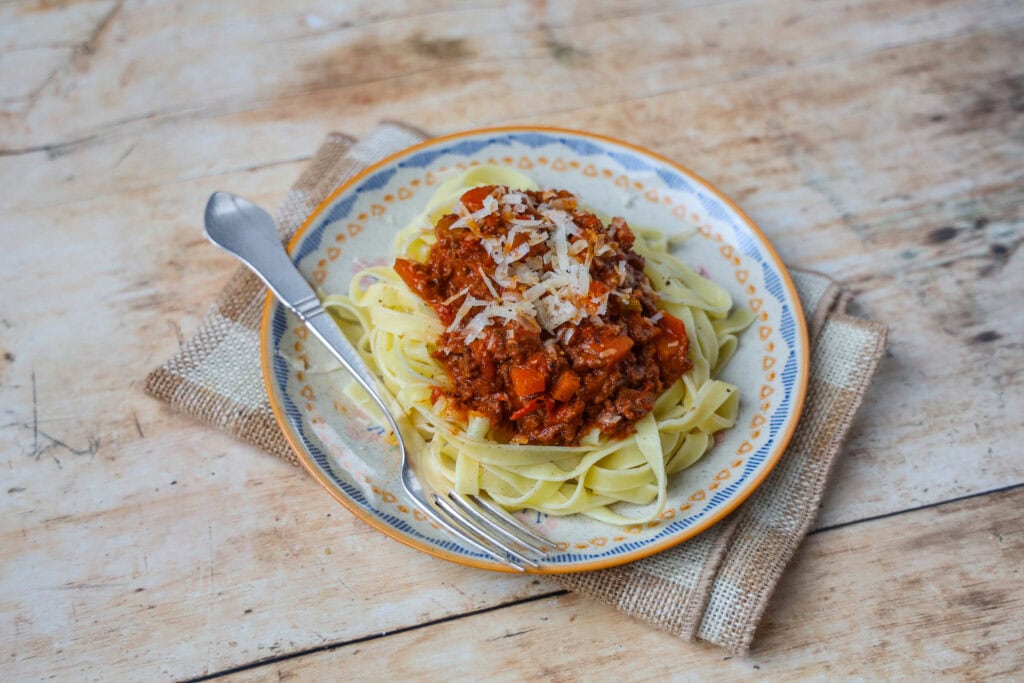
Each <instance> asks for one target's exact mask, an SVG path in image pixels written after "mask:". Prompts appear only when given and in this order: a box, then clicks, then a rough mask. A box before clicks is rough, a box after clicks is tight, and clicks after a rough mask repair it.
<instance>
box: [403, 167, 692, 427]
mask: <svg viewBox="0 0 1024 683" xmlns="http://www.w3.org/2000/svg"><path fill="white" fill-rule="evenodd" d="M455 208H456V213H451V214H448V215H446V216H444V217H442V218H441V219H440V220H439V221H438V222H437V224H436V226H435V227H434V233H435V235H436V237H437V243H436V244H435V245H434V246H433V247H432V248H431V250H430V254H429V256H428V258H427V261H426V263H418V262H415V261H411V260H407V259H401V258H400V259H397V260H396V261H395V266H394V267H395V271H396V272H397V273H398V275H399V276H400V277H401V278H402V280H403V281H405V283H406V284H407V285H408V286H409V288H410V289H411V290H412V291H413V292H414V293H416V294H417V295H419V296H420V297H421V298H422V299H423V300H424V301H425V302H426V303H427V304H428V305H429V306H430V307H431V308H433V309H434V311H436V312H437V315H438V316H439V318H440V319H441V322H442V323H443V324H444V325H445V326H446V328H447V329H446V331H445V333H444V334H442V335H441V337H440V339H438V341H437V346H436V349H435V350H434V352H433V355H434V357H435V358H436V359H437V360H438V361H439V362H440V363H441V365H442V366H443V367H444V369H445V371H446V372H447V374H448V377H449V380H450V382H449V386H448V387H447V388H446V389H444V390H443V394H444V395H445V396H446V397H447V399H448V405H449V408H450V409H453V410H456V411H460V412H461V413H463V414H466V415H468V414H472V413H476V414H481V415H484V416H486V417H487V418H488V419H489V420H490V422H491V425H492V431H493V434H494V435H495V436H496V438H498V439H500V440H502V441H505V442H510V443H519V444H546V445H562V446H571V445H576V444H578V443H579V440H580V438H581V437H582V436H583V435H584V434H585V433H587V431H589V430H590V429H592V428H594V427H597V428H598V429H599V430H600V431H601V432H603V433H604V434H606V435H608V436H610V437H612V438H620V437H623V436H626V435H628V434H630V433H632V432H633V431H634V430H635V426H634V425H635V423H636V422H637V420H639V419H641V418H643V417H644V416H645V415H647V414H648V413H649V412H650V411H651V410H652V409H653V407H654V401H655V399H656V398H657V397H658V396H659V395H660V394H661V393H662V392H663V391H664V390H665V389H666V388H668V387H669V386H670V385H672V384H673V383H674V382H675V381H676V380H678V379H679V378H680V377H681V376H682V375H683V374H684V373H685V372H686V371H687V370H689V369H690V366H691V364H690V362H689V361H688V360H687V358H686V354H687V350H688V348H689V340H688V339H687V335H686V328H685V326H684V325H683V323H682V322H681V321H680V320H678V319H677V318H675V317H673V316H672V315H670V314H669V313H668V312H666V311H663V310H660V309H659V308H658V307H657V301H658V298H657V294H656V293H655V292H654V290H653V289H652V287H651V283H650V281H649V279H648V278H647V276H646V275H645V274H644V272H643V270H644V259H643V258H642V257H641V256H640V255H639V254H637V253H636V252H635V251H634V250H633V243H634V241H635V239H636V238H635V235H634V234H633V232H632V230H630V228H629V225H628V224H627V223H626V221H625V220H623V219H622V218H613V219H612V220H611V221H610V222H609V223H608V225H604V224H603V223H602V222H601V220H600V219H599V218H598V217H597V216H595V215H594V214H592V213H590V212H587V211H583V210H581V209H580V208H579V207H578V201H577V199H576V197H575V196H574V195H572V194H571V193H569V192H567V191H565V190H545V191H527V190H511V189H509V188H507V187H503V186H484V187H477V188H474V189H471V190H469V191H468V192H466V193H465V194H463V195H462V198H461V201H460V203H459V205H457V206H456V207H455Z"/></svg>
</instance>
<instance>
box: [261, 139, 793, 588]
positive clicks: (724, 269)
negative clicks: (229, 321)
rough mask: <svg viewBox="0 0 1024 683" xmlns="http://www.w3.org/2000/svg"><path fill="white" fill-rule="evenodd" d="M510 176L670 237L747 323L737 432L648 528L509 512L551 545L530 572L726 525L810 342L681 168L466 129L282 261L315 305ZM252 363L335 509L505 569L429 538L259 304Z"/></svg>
mask: <svg viewBox="0 0 1024 683" xmlns="http://www.w3.org/2000/svg"><path fill="white" fill-rule="evenodd" d="M481 164H494V165H499V166H508V167H512V168H515V169H516V170H518V171H521V172H523V173H526V174H527V175H529V176H531V177H532V178H533V179H534V181H535V182H537V184H539V185H540V186H542V187H544V186H553V187H557V188H565V189H568V190H570V191H572V192H574V193H575V194H577V195H578V196H579V197H580V198H581V202H582V203H583V204H584V205H585V206H587V207H588V208H591V209H594V210H598V211H600V212H603V213H605V214H607V215H612V216H623V217H625V218H626V220H627V221H628V222H629V223H631V224H635V225H642V226H649V227H656V228H658V229H660V230H662V231H664V232H666V233H669V234H672V233H680V232H685V233H692V234H693V236H692V237H691V238H690V239H688V240H686V241H684V242H683V243H682V244H681V245H680V246H678V247H674V253H676V254H677V256H679V257H680V258H681V259H682V260H684V261H685V262H686V263H688V264H689V265H690V266H691V267H692V268H694V269H695V270H698V271H699V272H704V273H706V274H708V275H709V276H710V277H711V278H712V279H714V280H715V281H716V282H718V283H719V284H721V285H723V286H725V287H726V288H727V289H728V290H729V292H730V293H731V294H732V296H733V301H734V305H738V306H747V307H749V308H750V309H751V310H752V311H753V312H754V314H755V316H756V319H755V322H754V323H753V325H751V327H749V328H748V329H747V330H746V331H744V332H743V333H742V334H741V336H740V343H739V348H738V350H737V352H736V355H735V356H734V357H733V358H732V360H731V361H730V362H729V364H728V365H727V367H726V368H725V371H724V372H723V373H722V375H721V376H720V377H721V379H724V380H726V381H729V382H732V383H734V384H736V385H737V386H738V387H739V391H740V400H741V406H740V412H739V419H738V421H737V423H736V426H735V427H733V428H732V429H731V430H729V431H728V432H727V433H725V434H724V436H722V437H721V438H720V439H719V441H718V443H717V444H716V445H715V447H714V448H713V449H712V450H711V451H710V452H709V453H708V454H707V455H705V456H704V457H703V458H702V459H701V460H700V461H699V462H698V463H697V464H695V465H693V466H692V467H690V468H689V469H687V470H684V471H683V472H680V473H678V474H676V475H674V476H673V478H672V479H671V481H670V486H669V499H668V504H667V505H666V508H665V511H664V513H663V514H662V515H661V517H660V518H659V519H656V520H654V521H652V522H648V523H646V524H643V525H634V526H630V527H614V526H609V525H606V524H603V523H600V522H596V521H594V520H591V519H589V518H587V517H584V516H580V515H576V516H570V517H553V516H552V517H549V516H545V515H542V514H539V513H536V512H530V513H528V512H522V513H519V516H520V518H521V519H523V520H524V521H526V522H527V523H528V524H531V525H535V526H536V528H537V530H538V531H540V532H541V533H542V534H544V535H546V536H547V537H549V538H551V539H553V540H555V541H557V542H558V548H557V551H556V552H555V553H554V554H553V555H552V556H551V557H550V559H549V560H548V562H547V563H546V564H545V565H544V566H542V567H541V568H540V569H539V570H534V571H537V572H539V573H562V572H577V571H587V570H593V569H601V568H606V567H612V566H615V565H619V564H623V563H625V562H630V561H633V560H636V559H639V558H641V557H645V556H648V555H651V554H653V553H656V552H659V551H662V550H665V549H667V548H670V547H672V546H674V545H676V544H678V543H681V542H683V541H685V540H686V539H688V538H692V537H693V536H695V535H696V534H698V533H700V532H701V531H703V530H705V529H707V528H708V527H710V526H711V525H712V524H714V523H715V522H717V521H719V520H720V519H722V518H723V517H725V516H726V515H727V514H728V513H729V512H730V511H731V510H733V509H734V508H735V507H736V506H737V505H739V503H740V502H742V501H743V500H744V499H745V498H746V497H747V496H749V495H750V494H751V493H752V492H753V491H754V490H755V489H756V488H757V486H758V484H760V483H761V482H762V481H763V480H764V478H765V476H767V474H768V472H769V471H770V470H771V469H772V467H773V466H774V465H775V463H776V462H777V461H778V460H779V458H780V457H781V455H782V453H783V452H784V451H785V448H786V445H787V443H788V442H789V440H790V437H791V436H792V434H793V430H794V429H795V428H796V424H797V420H798V418H799V415H800V410H801V407H802V405H803V400H804V396H805V393H806V389H807V378H808V372H809V363H808V340H807V329H806V325H805V322H804V316H803V312H802V310H801V307H800V301H799V299H798V298H797V294H796V289H795V287H794V285H793V282H792V280H791V279H790V277H789V274H788V273H787V272H786V268H785V266H784V265H783V264H782V262H781V260H780V259H779V257H778V255H777V254H776V253H775V250H774V249H773V248H772V246H771V244H770V243H769V242H768V240H767V238H765V236H764V235H763V234H762V233H761V231H760V230H759V229H758V228H757V226H755V225H754V223H753V222H752V221H751V220H750V219H749V218H748V217H747V216H746V215H744V214H743V212H742V211H740V209H739V208H738V207H737V206H736V205H735V204H734V203H733V202H731V201H730V200H729V199H728V198H727V197H725V195H723V194H722V193H721V192H719V191H718V190H716V189H715V188H714V187H712V186H711V185H710V184H708V183H707V182H706V181H704V180H702V179H701V178H700V177H698V176H697V175H695V174H694V173H692V172H690V171H688V170H687V169H685V168H683V167H682V166H679V165H678V164H676V163H674V162H672V161H669V160H668V159H665V158H663V157H660V156H658V155H656V154H654V153H652V152H649V151H646V150H644V149H641V148H639V147H636V146H634V145H630V144H628V143H625V142H620V141H617V140H612V139H610V138H606V137H602V136H598V135H593V134H590V133H585V132H579V131H570V130H561V129H552V128H533V127H528V128H498V129H484V130H472V131H467V132H462V133H457V134H454V135H447V136H444V137H439V138H435V139H432V140H429V141H427V142H424V143H422V144H419V145H416V146H414V147H411V148H409V149H407V150H404V151H402V152H399V153H397V154H395V155H393V156H390V157H388V158H387V159H384V160H383V161H381V162H379V163H377V164H374V165H373V166H371V167H369V168H367V169H366V170H365V171H363V172H362V173H360V174H359V175H357V176H355V177H354V178H352V179H351V180H349V181H347V182H346V183H344V184H343V185H342V186H341V187H339V188H338V189H337V190H335V191H334V192H333V193H332V194H331V195H330V196H329V197H328V198H327V199H326V200H325V201H324V202H323V203H322V204H321V205H320V207H319V208H317V210H316V211H315V212H314V213H313V215H312V216H311V217H310V218H309V219H308V220H307V221H306V223H305V224H304V225H303V226H302V227H301V228H300V229H299V230H298V232H297V233H296V235H295V237H294V238H293V239H292V241H291V243H290V244H289V253H290V254H291V255H292V258H293V260H294V261H295V263H296V264H297V265H298V267H299V269H300V270H301V271H302V273H303V274H304V275H305V276H306V277H307V279H309V280H310V282H312V283H314V284H315V286H316V287H318V288H319V289H320V290H321V291H323V292H334V293H347V292H348V288H349V283H350V281H351V279H352V276H353V273H354V272H356V271H357V270H359V269H360V268H362V267H365V266H367V265H374V264H390V263H392V262H393V258H394V256H393V253H392V242H393V238H394V235H395V233H396V232H397V231H398V230H399V229H401V228H402V227H404V226H405V225H406V224H407V223H408V222H409V221H410V220H412V219H413V217H414V216H415V215H416V214H417V213H418V212H419V210H420V209H421V208H422V206H423V205H424V204H425V203H426V202H427V201H428V199H429V198H430V196H431V195H432V193H433V190H434V188H435V186H436V185H437V184H438V183H439V182H442V181H443V180H444V179H445V178H446V177H448V176H449V175H450V174H453V173H456V172H460V171H463V170H465V169H468V168H471V167H473V166H478V165H481ZM261 336H262V339H261V341H262V345H261V353H262V362H263V371H264V378H265V381H266V387H267V393H268V395H269V397H270V404H271V406H272V407H273V410H274V414H275V416H276V417H277V420H278V422H279V423H280V426H281V429H282V430H283V431H284V434H285V436H286V437H287V438H288V440H289V442H291V445H292V447H293V448H294V449H295V452H296V454H297V455H298V457H299V460H300V461H301V462H302V464H303V465H304V466H305V467H306V468H307V469H308V470H309V471H310V473H312V474H313V476H314V477H315V478H316V479H317V480H318V481H319V482H320V483H321V484H322V485H323V486H324V487H325V488H326V489H327V490H328V491H329V492H330V493H331V495H333V496H334V497H335V498H336V499H337V500H338V501H339V502H341V503H342V504H343V505H345V507H347V508H348V509H349V510H351V511H352V512H353V513H354V514H355V515H357V516H358V517H360V518H361V519H363V520H364V521H366V522H367V523H368V524H370V525H371V526H373V527H374V528H376V529H378V530H380V531H382V532H383V533H385V534H387V535H388V536H391V537H392V538H395V539H397V540H398V541H401V542H403V543H406V544H407V545H410V546H412V547H414V548H416V549H418V550H421V551H424V552H427V553H430V554H432V555H435V556H437V557H441V558H443V559H446V560H450V561H453V562H457V563H460V564H465V565H470V566H475V567H482V568H487V569H495V570H504V569H505V568H504V567H503V566H502V565H499V564H498V563H495V562H494V561H492V560H490V559H488V558H486V557H484V556H483V555H481V554H479V553H477V552H476V551H474V550H472V549H470V548H466V547H463V546H462V545H460V544H459V543H458V542H456V541H454V540H453V539H451V538H450V537H448V536H447V535H446V534H445V533H444V532H442V531H441V530H439V529H437V528H435V527H434V526H432V525H431V523H430V522H429V521H428V520H427V519H426V518H425V516H424V515H423V514H422V513H421V512H420V511H419V510H416V509H415V508H414V506H413V505H412V504H411V503H410V502H409V501H407V500H405V499H404V494H403V489H402V486H401V484H400V480H399V478H398V477H399V473H398V466H397V464H398V456H397V449H396V448H395V447H394V446H393V445H391V444H389V443H388V440H387V435H386V433H385V430H384V428H383V427H382V426H381V425H380V424H378V423H376V422H375V421H374V420H372V419H371V418H369V417H367V416H366V415H365V414H363V413H362V412H361V411H360V410H359V409H358V408H356V407H355V406H354V405H353V404H352V403H351V402H350V401H349V400H348V399H347V398H346V395H345V394H344V393H343V391H342V389H343V386H344V384H345V383H346V382H347V377H346V376H345V375H344V374H342V373H340V372H328V370H329V369H330V368H331V367H333V366H334V364H333V363H332V361H331V358H330V356H329V354H328V352H327V351H326V349H323V348H322V347H320V345H319V343H318V342H316V341H315V340H313V339H311V338H307V335H306V330H305V328H304V327H303V326H302V324H301V323H300V322H299V321H298V319H297V318H295V317H294V316H292V315H291V314H290V313H288V312H287V311H286V310H285V308H284V307H283V306H282V305H280V304H279V303H277V302H276V300H273V299H272V298H271V297H269V296H268V299H267V303H266V305H265V307H264V313H263V322H262V330H261Z"/></svg>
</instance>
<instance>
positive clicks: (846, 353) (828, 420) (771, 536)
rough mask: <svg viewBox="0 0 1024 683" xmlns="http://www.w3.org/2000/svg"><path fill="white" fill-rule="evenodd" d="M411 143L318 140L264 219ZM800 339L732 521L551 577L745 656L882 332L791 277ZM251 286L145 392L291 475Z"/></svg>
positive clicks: (397, 133)
mask: <svg viewBox="0 0 1024 683" xmlns="http://www.w3.org/2000/svg"><path fill="white" fill-rule="evenodd" d="M425 137H426V135H425V134H424V133H422V132H421V131H418V130H415V129H413V128H409V127H407V126H404V125H401V124H394V123H385V124H382V125H381V126H380V127H378V128H377V129H376V130H374V131H373V132H372V133H371V134H370V135H368V136H366V137H365V138H363V139H362V140H359V141H356V140H355V139H353V138H351V137H348V136H345V135H340V134H337V133H334V134H331V135H329V136H328V137H327V140H326V141H325V142H324V143H323V145H322V146H321V147H320V149H319V150H318V151H317V153H316V155H315V156H314V157H313V159H312V160H311V162H310V164H309V166H308V167H307V169H306V170H305V172H304V173H303V174H302V176H301V177H300V178H299V180H298V182H297V183H296V184H295V186H294V187H293V188H292V190H291V191H290V192H289V193H288V196H287V197H286V198H285V200H284V202H283V203H282V205H281V207H280V208H279V209H278V212H277V220H278V223H279V225H280V227H281V231H282V236H283V237H285V238H287V237H289V236H290V235H291V234H292V233H293V232H294V231H295V230H296V229H297V228H298V226H299V225H301V224H302V222H303V221H304V220H305V218H306V217H307V216H308V215H309V213H310V212H311V211H312V210H313V209H315V208H316V206H317V205H318V204H319V203H320V201H321V200H322V199H323V198H324V197H326V196H327V194H329V193H330V191H331V190H333V189H334V188H335V187H336V186H337V185H338V184H340V183H341V182H342V181H344V180H345V179H347V178H349V177H351V176H352V175H354V174H356V173H358V172H359V171H360V170H361V169H362V168H364V167H365V166H367V165H368V164H370V163H373V162H374V161H376V160H378V159H380V158H381V157H384V156H386V155H388V154H390V153H392V152H395V151H398V150H400V149H403V148H405V147H408V146H409V145H412V144H414V143H417V142H420V141H421V140H423V139H424V138H425ZM791 274H792V275H793V279H794V282H795V283H796V286H797V290H798V291H799V294H800V298H801V300H802V302H803V305H804V310H805V311H806V312H807V314H808V323H809V327H810V332H811V338H812V353H811V379H810V387H809V391H808V395H807V400H806V404H805V408H804V412H803V416H802V417H801V420H800V425H799V427H798V428H797V431H796V434H795V435H794V438H793V441H792V443H791V444H790V447H789V449H788V451H787V452H786V454H785V455H784V456H783V457H782V460H781V461H780V462H779V464H778V465H777V466H776V467H775V469H774V470H773V472H772V473H771V474H770V475H769V476H768V478H767V479H766V480H765V481H764V482H763V483H762V484H761V486H760V487H759V488H758V490H757V491H756V492H755V493H754V495H753V496H751V497H750V499H748V500H747V501H746V502H745V503H744V504H743V505H742V506H740V507H739V508H738V509H737V511H736V512H734V513H733V514H732V515H730V516H729V518H727V519H726V520H724V521H722V522H720V523H719V524H717V525H715V526H714V527H712V528H711V529H709V530H708V531H706V532H704V533H703V534H701V535H699V536H697V537H696V538H694V539H691V540H690V541H687V542H686V543H683V544H681V545H680V546H677V547H676V548H674V549H672V550H669V551H667V552H663V553H660V554H658V555H655V556H653V557H650V558H647V559H644V560H640V561H638V562H634V563H631V564H628V565H625V566H622V567H617V568H614V569H606V570H601V571H595V572H587V573H582V574H570V575H561V576H557V577H554V580H555V581H557V582H558V583H560V584H561V585H562V586H564V587H566V588H568V589H570V590H573V591H578V592H580V593H583V594H585V595H589V596H592V597H595V598H597V599H599V600H602V601H604V602H606V603H609V604H611V605H614V606H615V607H617V608H618V609H620V610H622V611H623V612H626V613H627V614H630V615H632V616H634V617H636V618H638V619H641V620H643V621H645V622H647V623H650V624H651V625H653V626H656V627H658V628H661V629H665V630H667V631H670V632H672V633H674V634H676V635H679V636H682V637H683V638H686V639H687V640H704V641H708V642H711V643H715V644H717V645H721V646H723V647H725V648H728V649H729V650H731V651H733V652H737V653H742V652H745V651H746V650H747V649H748V648H749V646H750V643H751V640H752V639H753V637H754V630H755V629H756V627H757V623H758V621H759V620H760V618H761V614H762V613H763V612H764V608H765V606H766V604H767V602H768V598H769V597H770V596H771V594H772V591H773V590H774V588H775V585H776V583H777V582H778V580H779V577H780V576H781V575H782V571H783V569H784V568H785V566H786V564H787V563H788V562H789V560H790V558H791V557H792V556H793V553H794V552H795V550H796V548H797V545H798V544H799V543H800V540H801V539H802V538H803V537H804V535H805V534H806V533H807V530H808V528H809V527H810V525H811V523H812V522H813V521H814V517H815V514H816V512H817V508H818V503H819V501H820V499H821V496H822V493H823V491H824V488H825V480H826V477H827V476H828V472H829V469H830V468H831V465H832V462H833V460H834V459H835V457H836V454H837V453H838V452H839V448H840V446H841V445H842V442H843V440H844V438H845V436H846V433H847V430H848V429H849V427H850V423H851V421H852V420H853V416H854V413H855V412H856V410H857V407H858V406H859V405H860V402H861V400H862V399H863V397H864V392H865V391H866V390H867V387H868V384H869V383H870V381H871V376H872V375H873V374H874V371H875V367H876V365H877V364H878V361H879V359H880V358H881V355H882V349H883V345H884V342H885V327H884V326H882V325H880V324H878V323H875V322H870V321H865V320H861V319H857V318H853V317H851V316H849V315H847V314H846V313H845V304H846V298H845V297H844V296H843V295H842V294H841V289H840V288H839V287H838V286H837V285H836V284H835V283H833V282H832V281H831V280H829V279H828V278H827V277H825V276H823V275H820V274H817V273H810V272H806V271H799V270H793V271H791ZM263 300H264V289H263V286H262V284H261V283H260V282H259V280H257V279H256V277H255V276H253V275H251V274H250V273H249V272H248V271H247V270H244V269H241V268H240V269H239V270H238V271H237V272H236V273H235V274H234V275H232V277H231V279H230V280H229V281H228V284H227V286H226V287H225V288H224V290H223V291H222V292H221V294H220V296H219V297H218V299H217V301H216V302H215V303H214V306H213V308H212V310H211V311H210V312H209V314H208V315H207V317H206V318H205V319H204V320H203V322H202V324H201V326H200V328H199V331H198V332H197V333H196V335H195V336H194V337H193V338H192V339H191V340H190V341H189V342H188V343H186V344H185V345H184V346H183V347H182V349H181V350H180V351H179V352H178V354H177V355H175V356H174V357H173V358H172V359H170V360H169V361H168V362H167V363H165V364H164V365H163V366H161V367H160V368H157V369H156V370H154V371H153V372H152V373H150V375H149V376H148V377H147V380H146V391H147V392H148V393H149V394H150V395H152V396H154V397H156V398H158V399H160V400H162V401H166V402H167V403H169V404H170V405H172V406H174V407H175V408H178V409H180V410H183V411H185V412H188V413H191V414H192V415H195V416H196V417H198V418H200V419H202V420H204V421H206V422H208V423H210V424H212V425H213V426H215V427H217V428H219V429H222V430H224V431H227V432H229V433H231V434H234V435H235V436H238V437H240V438H242V439H244V440H245V441H248V442H249V443H251V444H253V445H255V446H257V447H259V448H261V449H263V450H265V451H267V452H269V453H271V454H272V455H275V456H277V457H279V458H283V459H285V460H288V461H289V462H292V463H296V464H297V463H298V461H297V459H296V458H295V455H294V453H292V451H291V449H290V447H289V446H288V443H287V442H286V441H285V439H284V437H283V436H282V434H281V432H280V430H279V429H278V426H277V424H276V422H275V421H274V416H273V414H272V413H271V410H270V406H269V404H268V401H267V397H266V393H265V391H264V388H263V379H262V375H261V369H260V360H259V338H258V332H257V330H258V327H259V322H260V314H261V310H262V305H263Z"/></svg>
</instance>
